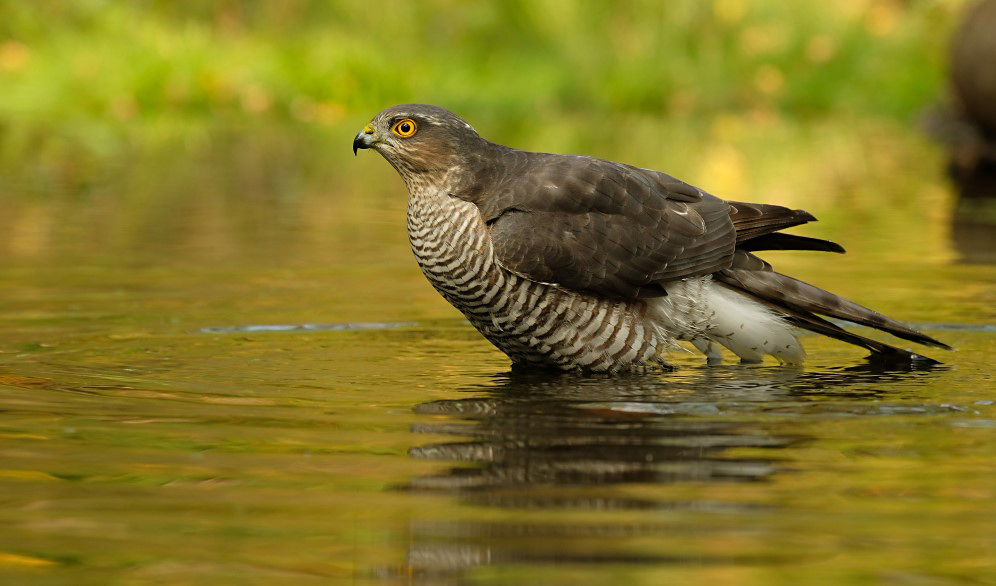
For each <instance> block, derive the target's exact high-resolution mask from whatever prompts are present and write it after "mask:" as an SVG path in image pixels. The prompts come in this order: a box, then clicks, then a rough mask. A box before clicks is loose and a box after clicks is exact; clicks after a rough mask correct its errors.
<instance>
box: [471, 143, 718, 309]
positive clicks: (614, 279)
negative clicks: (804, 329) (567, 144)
mask: <svg viewBox="0 0 996 586" xmlns="http://www.w3.org/2000/svg"><path fill="white" fill-rule="evenodd" d="M507 156H508V157H509V165H507V167H506V168H508V169H510V171H509V176H508V177H506V178H505V179H504V181H500V182H499V185H500V187H499V188H498V189H497V190H495V191H494V192H492V193H488V194H482V196H481V197H479V198H477V200H476V202H477V203H478V206H479V207H480V209H481V213H482V215H483V217H484V219H485V221H486V222H487V223H488V225H489V226H490V229H491V237H492V240H493V244H494V249H495V254H496V256H497V258H498V260H499V262H500V263H501V264H502V265H503V266H505V267H506V268H508V269H509V270H512V271H514V272H516V273H519V274H521V275H524V276H527V277H528V278H530V279H533V280H536V281H542V282H548V283H556V284H558V285H561V286H563V287H567V288H570V289H574V290H580V291H588V292H592V293H596V294H599V295H604V296H608V297H616V298H634V297H652V296H660V295H663V294H664V290H663V289H662V287H661V285H662V284H664V283H666V282H668V281H673V280H677V279H683V278H687V277H693V276H698V275H705V274H709V273H714V272H716V271H719V270H722V269H724V268H726V267H728V266H730V262H731V260H732V257H733V252H734V247H735V245H736V242H737V234H736V228H735V226H734V222H733V220H732V219H731V217H730V214H731V207H730V204H729V203H727V202H725V201H723V200H721V199H719V198H717V197H714V196H711V195H708V194H706V193H704V192H703V191H701V190H699V189H696V188H695V187H692V186H691V185H688V184H686V183H683V182H681V181H679V180H677V179H675V178H674V177H671V176H669V175H665V174H664V173H658V172H656V171H649V170H646V169H638V168H636V167H630V166H627V165H621V164H618V163H612V162H609V161H604V160H601V159H593V158H589V157H577V156H562V155H546V154H539V153H524V152H522V151H509V152H508V153H507Z"/></svg>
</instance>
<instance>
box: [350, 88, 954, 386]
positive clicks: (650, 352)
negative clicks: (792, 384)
mask: <svg viewBox="0 0 996 586" xmlns="http://www.w3.org/2000/svg"><path fill="white" fill-rule="evenodd" d="M359 148H374V149H376V150H377V151H378V152H380V153H381V155H383V156H384V158H385V159H387V160H388V161H389V162H390V163H391V164H392V165H393V166H394V167H395V169H396V170H397V171H398V173H399V174H400V175H401V177H402V178H403V179H404V181H405V183H406V185H407V187H408V192H409V200H408V234H409V238H410V240H411V245H412V250H413V251H414V253H415V257H416V259H417V260H418V263H419V266H420V267H421V268H422V272H423V273H424V274H425V276H426V277H427V278H428V280H429V282H430V283H431V284H432V286H433V287H435V289H436V290H437V291H438V292H439V293H440V294H441V295H442V296H443V297H444V298H445V299H446V300H447V301H449V302H450V303H451V304H452V305H453V306H454V307H456V308H457V309H459V310H460V311H461V312H462V313H463V314H464V315H465V316H466V317H467V319H468V320H469V321H470V323H471V324H473V326H474V327H475V328H477V330H478V331H480V332H481V334H483V335H484V337H485V338H487V339H488V340H490V341H491V342H492V343H493V344H494V345H495V346H497V347H498V348H499V349H500V350H502V351H503V352H504V353H505V354H507V355H508V356H509V357H510V358H511V359H512V361H513V362H514V363H516V364H518V365H523V366H543V367H553V368H558V369H562V370H584V371H595V372H620V371H629V370H636V369H644V368H647V367H648V366H654V365H666V363H665V362H664V360H663V354H664V352H666V351H667V350H669V349H672V348H675V347H678V344H677V342H678V341H679V340H687V341H689V342H691V344H692V345H693V346H694V347H695V348H697V349H698V350H699V351H701V352H702V353H703V354H705V355H706V357H707V358H708V360H709V361H710V362H717V361H719V360H721V350H720V348H721V347H724V348H726V349H728V350H729V351H731V352H732V353H733V354H735V355H736V356H738V357H739V358H740V359H741V360H743V361H747V362H758V361H760V360H762V359H763V357H764V356H766V355H770V356H773V357H775V358H776V359H778V360H779V361H780V362H782V363H799V362H801V361H802V360H803V358H804V356H805V353H804V351H803V349H802V346H801V345H800V344H799V342H798V340H797V339H796V338H795V336H794V335H793V333H792V331H791V326H797V327H802V328H805V329H809V330H812V331H815V332H818V333H821V334H824V335H827V336H831V337H834V338H837V339H840V340H842V341H845V342H848V343H851V344H855V345H858V346H862V347H864V348H866V349H868V350H870V351H871V352H872V355H873V356H874V357H876V358H882V359H889V360H904V361H909V360H914V359H922V360H929V359H925V358H923V357H920V356H918V355H916V354H913V353H912V352H910V351H907V350H902V349H899V348H896V347H894V346H890V345H888V344H884V343H882V342H879V341H877V340H873V339H870V338H867V337H864V336H861V335H858V334H854V333H853V332H849V331H847V330H844V329H843V328H841V327H839V326H837V325H836V324H834V323H833V322H830V321H827V320H825V319H824V318H822V317H820V316H819V315H818V314H822V315H827V316H830V317H835V318H840V319H846V320H850V321H854V322H856V323H860V324H864V325H868V326H871V327H875V328H878V329H880V330H884V331H887V332H889V333H891V334H893V335H896V336H899V337H901V338H904V339H908V340H913V341H916V342H919V343H922V344H927V345H931V346H936V347H941V348H947V346H946V345H944V344H943V343H941V342H938V341H937V340H934V339H933V338H931V337H929V336H926V335H924V334H922V333H920V332H917V331H915V330H913V329H911V328H909V327H907V326H905V325H903V324H901V323H899V322H896V321H894V320H891V319H889V318H887V317H885V316H884V315H881V314H879V313H876V312H874V311H872V310H870V309H867V308H864V307H861V306H860V305H857V304H855V303H853V302H850V301H848V300H846V299H843V298H841V297H838V296H836V295H833V294H832V293H829V292H826V291H823V290H821V289H818V288H816V287H813V286H812V285H809V284H806V283H803V282H801V281H797V280H795V279H792V278H790V277H787V276H785V275H781V274H779V273H777V272H775V271H773V270H772V268H771V266H770V265H768V264H767V263H766V262H764V261H763V260H761V259H760V258H758V257H757V256H755V255H754V252H756V251H759V250H771V249H796V250H822V251H831V252H843V249H842V248H840V247H839V246H838V245H837V244H835V243H833V242H829V241H826V240H817V239H813V238H807V237H802V236H795V235H790V234H785V233H783V232H781V230H782V229H784V228H787V227H791V226H795V225H798V224H802V223H805V222H807V221H811V220H813V219H814V218H813V217H812V216H811V215H809V214H807V213H806V212H804V211H802V210H790V209H788V208H784V207H781V206H773V205H765V204H745V203H740V202H729V201H725V200H721V199H719V198H717V197H715V196H712V195H709V194H707V193H705V192H703V191H702V190H700V189H697V188H695V187H692V186H690V185H688V184H686V183H683V182H681V181H679V180H677V179H675V178H673V177H671V176H669V175H665V174H663V173H659V172H656V171H650V170H646V169H638V168H635V167H629V166H627V165H621V164H619V163H612V162H609V161H604V160H601V159H594V158H590V157H581V156H562V155H549V154H543V153H529V152H525V151H518V150H515V149H510V148H508V147H503V146H500V145H495V144H493V143H490V142H487V141H485V140H484V139H482V138H481V137H480V136H479V135H478V134H477V133H476V131H474V129H473V128H471V127H470V125H468V124H467V123H466V122H464V121H463V120H461V119H460V118H458V117H457V116H455V115H454V114H452V113H450V112H448V111H446V110H443V109H441V108H436V107H434V106H424V105H404V106H396V107H394V108H389V109H387V110H385V111H383V112H381V113H380V114H378V115H377V116H376V117H375V118H374V120H373V121H372V122H371V124H369V125H367V127H366V128H364V129H363V131H361V132H360V133H359V134H358V135H357V136H356V138H355V139H354V141H353V149H354V151H355V150H356V149H359Z"/></svg>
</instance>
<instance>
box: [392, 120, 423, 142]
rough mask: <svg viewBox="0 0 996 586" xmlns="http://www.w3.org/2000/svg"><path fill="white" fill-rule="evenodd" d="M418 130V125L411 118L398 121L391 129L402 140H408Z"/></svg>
mask: <svg viewBox="0 0 996 586" xmlns="http://www.w3.org/2000/svg"><path fill="white" fill-rule="evenodd" d="M416 130H418V125H417V124H415V121H414V120H412V119H411V118H405V119H403V120H398V121H397V122H395V123H394V126H392V127H391V132H393V133H394V134H397V135H398V136H400V137H401V138H408V137H410V136H412V135H413V134H415V131H416Z"/></svg>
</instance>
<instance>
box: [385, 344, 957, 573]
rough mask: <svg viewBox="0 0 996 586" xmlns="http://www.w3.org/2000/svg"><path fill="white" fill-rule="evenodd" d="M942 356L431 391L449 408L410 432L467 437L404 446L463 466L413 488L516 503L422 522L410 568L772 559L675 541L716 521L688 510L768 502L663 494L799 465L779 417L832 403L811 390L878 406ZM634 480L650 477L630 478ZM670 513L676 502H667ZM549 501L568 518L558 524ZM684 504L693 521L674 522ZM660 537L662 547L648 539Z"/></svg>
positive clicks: (432, 409) (856, 406) (736, 510)
mask: <svg viewBox="0 0 996 586" xmlns="http://www.w3.org/2000/svg"><path fill="white" fill-rule="evenodd" d="M937 368H938V367H937V366H932V365H928V364H922V365H919V364H913V365H907V366H906V367H905V368H903V369H899V370H896V369H895V368H894V367H889V368H888V369H883V368H881V367H877V366H875V365H873V364H870V363H867V364H862V365H861V366H857V367H851V368H839V369H825V370H822V371H819V372H804V371H802V370H788V369H785V368H763V367H762V368H757V367H754V368H745V367H733V366H731V367H721V368H697V369H689V370H688V371H680V372H679V373H677V374H672V375H669V376H667V377H647V376H630V377H592V376H577V375H570V374H559V375H558V374H541V373H519V372H511V373H508V374H502V375H498V376H495V377H494V378H493V382H492V384H490V385H481V386H477V387H473V388H468V389H466V391H467V392H468V394H469V395H470V396H468V397H467V398H464V399H453V400H439V401H430V402H427V403H422V404H420V405H417V406H416V407H415V411H416V413H418V414H421V415H426V416H435V417H436V418H437V419H438V417H439V416H445V417H447V420H445V421H433V422H428V423H419V424H416V425H415V426H414V428H413V431H414V432H416V433H424V434H432V435H442V436H456V437H458V438H459V439H455V440H454V441H446V442H436V443H431V444H426V445H422V446H418V447H414V448H412V449H411V450H410V452H409V453H410V455H411V457H413V458H417V459H425V460H436V461H441V462H456V463H457V464H456V465H454V466H452V467H450V468H448V469H444V470H442V471H440V472H439V473H437V474H433V475H430V476H422V477H417V478H413V479H411V481H410V482H409V484H408V486H406V487H405V488H406V489H407V490H411V491H416V492H429V493H444V494H453V495H455V496H457V498H458V499H459V500H460V502H463V503H466V504H469V505H473V506H476V507H485V508H486V509H485V510H487V509H491V510H495V509H499V510H505V511H509V510H516V511H521V512H522V514H521V515H516V517H515V520H510V516H507V515H506V516H502V519H501V520H499V521H495V520H493V517H494V516H493V515H492V516H491V518H490V519H479V520H467V519H429V520H424V519H423V520H417V521H413V522H412V526H411V527H410V536H411V541H410V542H409V544H408V567H407V568H406V574H407V575H408V576H409V577H410V578H412V579H413V580H414V582H415V583H427V584H428V583H432V584H447V583H460V575H461V574H462V572H463V571H464V570H467V569H469V568H472V567H476V566H482V565H498V564H520V565H521V564H551V563H558V564H559V563H571V564H574V563H581V564H592V563H595V564H599V563H609V564H650V565H657V564H665V565H667V564H690V563H694V564H697V565H708V564H730V563H737V564H745V563H764V564H770V563H778V560H775V559H770V554H769V555H768V556H767V557H765V558H764V559H761V558H758V559H745V557H744V556H743V555H739V556H737V557H736V559H730V558H729V556H727V557H722V556H719V557H710V556H709V555H702V554H695V555H689V554H687V553H686V554H681V553H672V552H669V551H668V548H667V544H668V543H671V542H670V541H669V540H672V539H675V538H679V539H680V536H681V535H682V533H683V532H686V533H687V532H694V534H695V535H697V536H701V534H702V532H703V531H706V532H708V531H710V529H706V528H703V527H699V526H694V525H692V524H690V522H689V521H688V519H689V517H688V515H694V514H700V513H712V514H719V515H734V516H736V515H746V514H750V513H752V512H757V511H758V510H764V509H766V508H769V507H771V505H763V504H757V503H747V502H743V501H742V500H741V501H736V500H719V499H715V498H713V499H712V500H709V499H708V498H702V499H696V498H694V497H692V498H689V497H688V494H689V493H688V491H679V493H678V494H677V496H669V493H670V492H672V491H668V490H667V489H665V488H664V487H665V486H667V485H677V484H680V483H694V484H696V485H701V484H719V483H726V484H729V483H763V482H765V481H767V480H768V479H770V478H771V477H772V476H773V475H777V474H780V473H785V472H787V471H788V470H790V469H791V465H790V464H791V462H789V461H787V460H786V458H785V457H784V456H781V455H780V451H781V450H783V449H784V448H787V447H791V446H796V445H798V444H800V443H803V442H806V441H808V439H809V438H807V437H805V436H803V435H799V434H795V433H791V432H790V431H786V429H787V428H791V427H792V426H791V425H786V424H785V421H786V418H791V416H793V415H806V414H811V413H824V412H825V411H826V410H827V409H828V407H827V404H828V403H827V401H813V399H815V398H817V397H821V398H823V399H826V398H827V397H829V398H830V402H829V404H830V405H832V407H829V408H830V409H831V410H838V411H848V412H852V413H853V412H861V413H867V412H868V410H869V409H878V408H882V407H881V405H882V403H881V402H878V401H874V402H872V401H868V399H874V398H880V397H881V395H882V392H881V391H880V390H876V389H881V388H886V387H888V384H886V383H889V382H894V381H895V380H897V379H903V378H904V379H908V378H910V377H917V376H920V375H924V374H926V373H927V372H929V371H930V370H933V369H937ZM941 368H943V367H941ZM819 410H822V411H819ZM734 448H737V449H742V448H747V449H748V450H747V451H746V452H743V453H745V454H751V455H750V456H743V455H737V453H735V452H733V451H732V450H733V449H734ZM637 486H638V487H641V488H644V490H636V491H633V490H625V488H626V487H630V488H633V487H637ZM654 486H656V487H657V489H653V487H654ZM647 487H650V488H651V490H645V488H647ZM648 495H651V496H648ZM478 510H480V509H478ZM668 511H671V512H674V513H676V515H660V514H658V513H660V512H668ZM543 512H545V513H546V514H540V513H543ZM655 512H656V513H655ZM680 513H685V515H681V514H680ZM551 514H552V515H554V516H557V518H558V519H563V520H562V521H555V522H551V521H550V520H549V516H550V515H551ZM593 514H594V515H595V517H594V519H596V520H595V521H593V520H592V519H593V517H592V515H593ZM536 516H539V517H541V518H540V519H530V517H536ZM579 516H580V517H583V519H579ZM679 517H680V518H681V519H684V521H681V522H677V523H678V524H680V523H683V524H684V526H678V525H677V524H676V522H675V521H673V519H676V518H679ZM667 519H672V521H667ZM741 530H747V529H746V528H744V529H741ZM722 531H729V527H728V526H726V527H724V528H723V529H722ZM676 536H677V537H676ZM654 541H657V542H658V543H657V544H656V545H657V547H649V548H648V544H653V543H654Z"/></svg>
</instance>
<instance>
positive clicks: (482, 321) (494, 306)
mask: <svg viewBox="0 0 996 586" xmlns="http://www.w3.org/2000/svg"><path fill="white" fill-rule="evenodd" d="M408 236H409V239H410V240H411V245H412V251H413V252H414V253H415V258H416V259H417V260H418V264H419V266H420V267H421V269H422V272H423V274H425V276H426V278H427V279H428V280H429V282H430V283H431V284H432V286H433V287H434V288H435V289H436V291H438V292H439V293H440V294H441V295H442V296H443V297H444V298H445V299H446V300H447V301H448V302H450V304H452V305H453V306H454V307H456V308H457V309H459V310H460V311H461V312H462V313H463V314H464V315H465V316H466V317H467V319H468V320H469V321H470V323H471V324H473V326H474V327H475V328H477V330H478V331H479V332H481V334H483V335H484V337H485V338H487V339H488V340H490V341H491V343H492V344H494V345H495V346H497V347H498V348H499V349H500V350H501V351H502V352H504V353H505V354H507V355H508V356H509V357H510V358H512V360H513V361H514V362H516V363H519V364H524V365H527V364H528V365H536V366H552V367H557V368H561V369H564V370H593V371H603V372H612V371H620V370H632V369H633V368H641V367H643V365H644V364H646V363H650V362H651V361H653V360H654V359H655V358H656V356H657V353H658V349H659V348H660V347H661V346H662V344H663V343H664V342H665V338H664V337H663V336H662V332H660V331H658V330H657V329H656V328H654V327H647V315H646V314H647V308H646V307H645V305H644V304H643V303H642V302H640V301H625V300H605V299H599V298H597V297H594V296H591V295H583V294H578V293H576V292H572V291H568V290H566V289H563V288H561V287H558V286H556V285H553V284H547V283H539V282H536V281H533V280H530V279H528V278H524V277H522V276H519V275H517V274H515V273H513V272H511V271H508V270H507V269H505V268H503V267H502V266H501V265H500V264H499V263H498V262H497V260H496V259H495V255H494V249H493V247H492V243H491V238H490V235H489V234H488V230H487V227H486V226H485V224H484V222H483V221H482V219H481V215H480V213H478V210H477V207H476V206H475V205H474V204H472V203H469V202H465V201H461V200H459V199H457V198H454V197H451V196H449V195H447V194H446V193H445V190H444V191H438V190H432V189H424V190H423V189H418V188H416V189H415V190H414V191H412V193H411V194H410V196H409V203H408Z"/></svg>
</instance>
